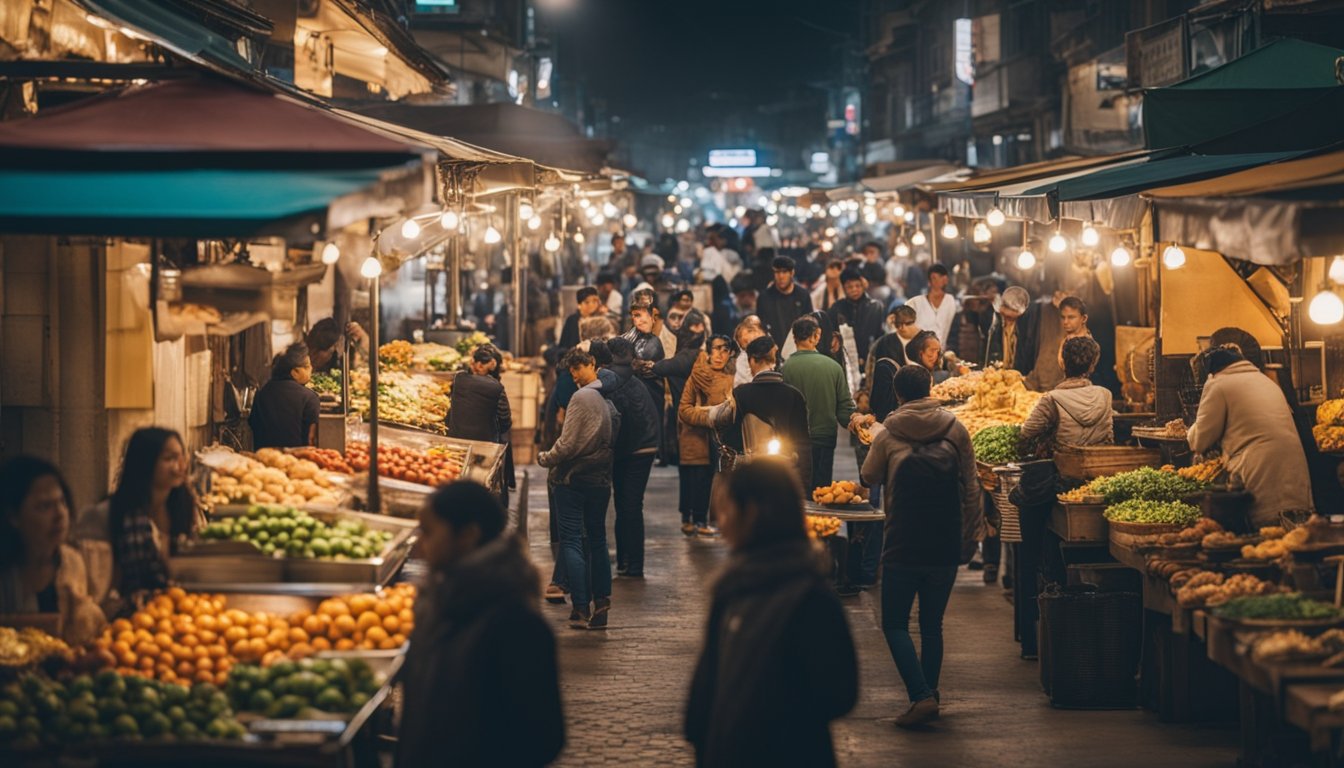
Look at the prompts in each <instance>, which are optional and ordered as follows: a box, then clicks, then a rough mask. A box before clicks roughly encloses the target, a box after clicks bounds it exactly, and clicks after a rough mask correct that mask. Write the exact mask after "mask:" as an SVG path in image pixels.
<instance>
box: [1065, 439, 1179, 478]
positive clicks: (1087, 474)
mask: <svg viewBox="0 0 1344 768" xmlns="http://www.w3.org/2000/svg"><path fill="white" fill-rule="evenodd" d="M1160 466H1162V452H1161V451H1159V450H1156V449H1153V448H1138V447H1135V446H1130V445H1090V446H1086V447H1078V446H1060V447H1058V448H1056V449H1055V467H1056V468H1058V469H1059V475H1060V477H1064V478H1068V479H1071V480H1094V479H1096V478H1098V477H1105V476H1107V475H1115V474H1119V473H1121V472H1128V471H1130V470H1133V469H1138V468H1139V467H1160Z"/></svg>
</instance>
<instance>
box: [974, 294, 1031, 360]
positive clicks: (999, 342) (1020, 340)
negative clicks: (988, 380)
mask: <svg viewBox="0 0 1344 768" xmlns="http://www.w3.org/2000/svg"><path fill="white" fill-rule="evenodd" d="M1039 317H1040V313H1039V312H1038V311H1036V305H1035V304H1032V305H1030V306H1029V307H1028V308H1027V311H1026V312H1024V313H1023V314H1022V316H1021V317H1019V318H1017V353H1016V354H1015V355H1014V356H1013V369H1014V370H1016V371H1018V372H1019V373H1021V374H1022V375H1023V376H1025V375H1027V374H1028V373H1031V369H1032V368H1033V367H1035V365H1036V347H1037V342H1036V337H1037V331H1038V318H1039ZM986 335H987V336H988V337H989V341H988V342H986V343H985V357H984V360H985V365H989V364H990V363H1000V362H1003V360H1004V357H1003V315H1001V314H999V313H998V312H995V313H994V319H993V320H991V321H990V324H989V333H987V334H986Z"/></svg>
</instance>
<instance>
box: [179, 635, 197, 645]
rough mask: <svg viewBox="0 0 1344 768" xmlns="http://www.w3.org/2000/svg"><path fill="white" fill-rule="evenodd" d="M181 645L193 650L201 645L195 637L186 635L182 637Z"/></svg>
mask: <svg viewBox="0 0 1344 768" xmlns="http://www.w3.org/2000/svg"><path fill="white" fill-rule="evenodd" d="M181 643H182V644H183V645H185V646H187V647H188V648H195V647H196V646H198V645H200V644H201V639H200V638H199V637H197V636H195V635H192V634H186V635H183V636H182V638H181Z"/></svg>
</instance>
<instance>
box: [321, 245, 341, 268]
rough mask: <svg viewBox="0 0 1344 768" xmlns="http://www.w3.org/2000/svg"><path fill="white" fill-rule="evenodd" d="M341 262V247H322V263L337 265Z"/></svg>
mask: <svg viewBox="0 0 1344 768" xmlns="http://www.w3.org/2000/svg"><path fill="white" fill-rule="evenodd" d="M340 260H341V247H340V246H339V245H336V244H335V243H327V244H326V245H324V246H322V263H323V264H335V263H336V262H338V261H340Z"/></svg>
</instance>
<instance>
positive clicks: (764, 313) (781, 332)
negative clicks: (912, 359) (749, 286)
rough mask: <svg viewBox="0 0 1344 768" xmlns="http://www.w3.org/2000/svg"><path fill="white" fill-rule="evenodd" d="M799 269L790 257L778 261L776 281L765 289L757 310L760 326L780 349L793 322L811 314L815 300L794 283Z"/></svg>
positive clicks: (773, 263)
mask: <svg viewBox="0 0 1344 768" xmlns="http://www.w3.org/2000/svg"><path fill="white" fill-rule="evenodd" d="M796 266H797V265H796V264H795V263H794V261H793V259H791V258H789V257H788V256H777V257H775V260H774V261H773V262H772V263H771V267H772V269H773V270H774V275H775V277H774V281H773V282H771V283H770V287H768V288H766V289H765V293H764V294H762V295H761V298H760V300H759V301H758V302H757V307H756V314H757V315H758V316H759V317H760V318H761V324H762V325H764V326H765V330H766V331H767V332H768V333H769V334H770V338H772V339H774V340H775V344H776V345H777V346H781V347H782V346H784V339H786V338H787V337H788V335H789V329H790V328H792V327H793V321H794V320H797V319H798V318H800V317H802V316H803V315H806V314H807V313H809V312H811V311H812V297H811V296H808V295H807V291H805V290H803V289H802V287H801V286H799V285H798V284H797V283H795V282H794V281H793V273H794V269H795V268H796Z"/></svg>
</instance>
